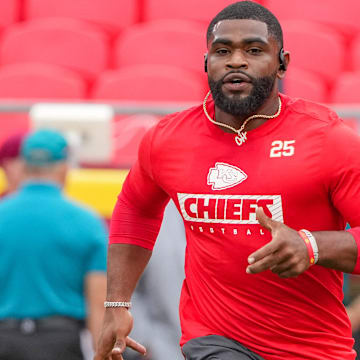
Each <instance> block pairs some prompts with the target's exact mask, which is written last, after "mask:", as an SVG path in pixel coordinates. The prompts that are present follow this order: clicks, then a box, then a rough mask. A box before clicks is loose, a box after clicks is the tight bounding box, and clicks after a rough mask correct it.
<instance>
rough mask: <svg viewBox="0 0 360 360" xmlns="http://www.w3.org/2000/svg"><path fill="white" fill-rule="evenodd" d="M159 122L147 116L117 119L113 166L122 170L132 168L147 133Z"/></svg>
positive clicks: (157, 119)
mask: <svg viewBox="0 0 360 360" xmlns="http://www.w3.org/2000/svg"><path fill="white" fill-rule="evenodd" d="M158 121H159V118H158V117H156V116H153V115H146V114H144V115H133V116H118V117H116V118H115V123H114V138H113V143H114V151H113V160H112V165H113V166H116V167H121V168H128V167H131V165H132V164H133V163H134V162H135V160H136V158H137V153H138V148H139V145H140V142H141V139H142V138H143V136H144V134H145V132H146V131H147V130H148V129H150V128H151V127H152V126H154V125H155V124H156V123H157V122H158Z"/></svg>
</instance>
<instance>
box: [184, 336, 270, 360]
mask: <svg viewBox="0 0 360 360" xmlns="http://www.w3.org/2000/svg"><path fill="white" fill-rule="evenodd" d="M182 352H183V354H184V356H185V360H264V358H262V357H261V356H259V355H257V354H255V353H254V352H252V351H251V350H249V349H247V348H246V347H245V346H243V345H241V344H240V343H239V342H237V341H235V340H231V339H228V338H226V337H223V336H219V335H209V336H202V337H198V338H195V339H192V340H190V341H188V342H187V343H186V344H185V345H184V346H183V347H182Z"/></svg>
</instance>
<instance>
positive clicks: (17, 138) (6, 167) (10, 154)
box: [0, 133, 26, 196]
mask: <svg viewBox="0 0 360 360" xmlns="http://www.w3.org/2000/svg"><path fill="white" fill-rule="evenodd" d="M25 135H26V134H25V133H19V134H15V135H12V136H10V137H9V138H7V139H6V140H5V141H4V142H3V143H2V144H1V146H0V167H1V168H2V169H3V171H4V175H5V180H6V188H5V191H4V192H3V193H2V194H1V196H5V195H7V194H10V193H12V192H13V191H15V190H16V189H17V188H18V186H19V185H20V183H21V181H22V179H23V172H24V169H23V161H22V159H21V157H20V148H21V143H22V141H23V139H24V137H25Z"/></svg>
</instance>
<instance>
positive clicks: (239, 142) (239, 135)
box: [203, 91, 281, 146]
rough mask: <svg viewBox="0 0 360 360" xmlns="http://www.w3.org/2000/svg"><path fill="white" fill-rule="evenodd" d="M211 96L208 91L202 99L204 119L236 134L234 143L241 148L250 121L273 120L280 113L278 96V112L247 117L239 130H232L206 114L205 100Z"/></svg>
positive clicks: (245, 138)
mask: <svg viewBox="0 0 360 360" xmlns="http://www.w3.org/2000/svg"><path fill="white" fill-rule="evenodd" d="M210 94H211V91H209V92H208V93H207V94H206V96H205V99H204V102H203V109H204V113H205V115H206V117H207V118H208V119H209V120H210V121H211V122H212V123H213V124H215V125H219V126H223V127H226V128H228V129H230V130H232V131H233V132H234V133H236V134H237V135H236V136H235V142H236V144H237V145H238V146H241V145H242V144H244V142H245V141H246V140H247V132H246V131H244V129H245V126H246V124H247V123H248V122H249V121H250V120H252V119H257V118H261V119H275V118H276V117H278V116H279V115H280V113H281V99H280V96H279V98H278V99H279V108H278V111H277V112H276V113H275V114H274V115H252V116H250V117H248V118H247V119H246V120H245V121H244V122H243V124H242V125H241V127H240V129H239V130H236V129H235V128H233V127H232V126H230V125H227V124H223V123H220V122H217V121H215V120H213V119H212V118H211V117H210V115H209V114H208V112H207V110H206V102H207V99H208V98H209V96H210Z"/></svg>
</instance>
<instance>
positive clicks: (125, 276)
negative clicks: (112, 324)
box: [106, 244, 152, 301]
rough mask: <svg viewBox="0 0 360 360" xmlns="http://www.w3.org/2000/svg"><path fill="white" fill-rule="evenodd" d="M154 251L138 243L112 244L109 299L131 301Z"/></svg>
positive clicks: (108, 283) (109, 267) (108, 285)
mask: <svg viewBox="0 0 360 360" xmlns="http://www.w3.org/2000/svg"><path fill="white" fill-rule="evenodd" d="M151 254H152V252H151V251H150V250H148V249H145V248H142V247H140V246H137V245H129V244H111V245H110V246H109V251H108V273H107V297H106V298H107V300H108V301H130V299H131V295H132V293H133V292H134V289H135V287H136V284H137V282H138V280H139V278H140V276H141V274H142V273H143V271H144V269H145V267H146V265H147V263H148V262H149V260H150V257H151Z"/></svg>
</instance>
